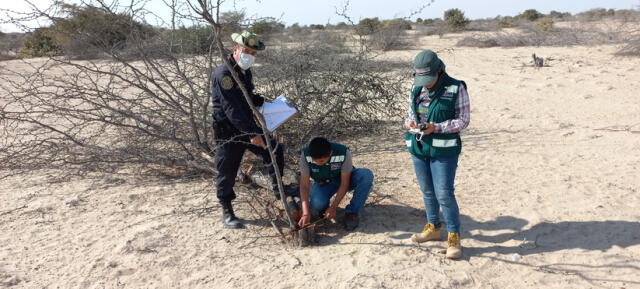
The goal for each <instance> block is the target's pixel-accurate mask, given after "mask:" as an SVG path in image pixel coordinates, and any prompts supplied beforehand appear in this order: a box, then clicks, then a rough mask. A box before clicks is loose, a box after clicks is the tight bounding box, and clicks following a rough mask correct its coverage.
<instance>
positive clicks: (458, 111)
mask: <svg viewBox="0 0 640 289" xmlns="http://www.w3.org/2000/svg"><path fill="white" fill-rule="evenodd" d="M470 121H471V105H470V103H469V94H468V93H467V89H466V88H464V85H460V92H458V98H457V99H456V108H455V117H454V118H453V119H449V120H446V121H443V122H440V123H436V133H456V132H459V131H461V130H463V129H465V128H466V127H467V126H469V122H470Z"/></svg>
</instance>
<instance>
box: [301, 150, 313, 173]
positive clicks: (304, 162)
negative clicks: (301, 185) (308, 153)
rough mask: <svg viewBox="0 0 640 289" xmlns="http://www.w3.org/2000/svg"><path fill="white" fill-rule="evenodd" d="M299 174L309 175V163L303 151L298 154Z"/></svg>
mask: <svg viewBox="0 0 640 289" xmlns="http://www.w3.org/2000/svg"><path fill="white" fill-rule="evenodd" d="M298 165H299V166H300V174H306V175H311V171H310V170H309V164H308V163H307V158H305V156H304V153H301V154H300V163H299V164H298Z"/></svg>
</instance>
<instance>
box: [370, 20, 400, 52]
mask: <svg viewBox="0 0 640 289" xmlns="http://www.w3.org/2000/svg"><path fill="white" fill-rule="evenodd" d="M405 30H406V29H405V28H402V27H401V26H399V25H388V26H386V27H382V28H380V29H378V31H376V32H375V33H373V34H372V35H370V36H369V41H368V44H369V46H371V47H372V48H373V49H378V50H382V51H388V50H396V49H400V48H403V47H404V46H405V45H406V42H405V41H404V39H403V37H404V35H405Z"/></svg>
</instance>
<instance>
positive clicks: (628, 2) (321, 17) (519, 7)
mask: <svg viewBox="0 0 640 289" xmlns="http://www.w3.org/2000/svg"><path fill="white" fill-rule="evenodd" d="M429 2H430V1H424V0H421V1H417V0H351V1H350V2H349V3H350V5H349V10H348V14H349V15H350V17H351V18H352V19H353V20H354V21H357V20H359V19H361V18H366V17H379V18H380V19H390V18H396V17H406V16H409V15H410V14H411V11H413V10H415V9H416V8H417V7H420V6H421V5H423V4H426V3H429ZM274 3H277V5H274ZM343 3H344V1H343V0H279V1H269V0H262V1H259V2H258V1H255V0H236V6H237V7H245V9H246V12H247V14H248V15H260V16H271V17H275V18H280V19H281V20H282V21H283V22H285V24H287V25H291V24H293V23H296V22H297V23H300V24H325V23H327V22H330V23H337V22H340V21H344V18H341V17H340V16H338V15H336V13H335V7H336V6H338V7H342V6H343ZM638 6H640V0H580V1H578V0H538V1H517V0H485V1H480V0H449V1H444V0H435V1H434V2H433V3H432V4H431V6H430V7H427V8H426V9H424V10H423V11H422V13H420V14H419V15H416V16H415V17H413V18H414V19H415V18H417V17H421V18H442V16H443V14H444V11H445V10H448V9H451V8H458V9H461V10H462V11H464V13H465V15H466V16H467V17H469V18H471V19H478V18H493V17H495V16H498V15H502V16H508V15H510V16H513V15H516V14H519V13H520V12H522V11H524V10H526V9H536V10H538V11H540V12H543V13H549V11H551V10H556V11H560V12H571V13H572V14H575V13H578V12H583V11H586V10H589V9H593V8H614V9H633V8H636V7H638Z"/></svg>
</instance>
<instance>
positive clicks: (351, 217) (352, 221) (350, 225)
mask: <svg viewBox="0 0 640 289" xmlns="http://www.w3.org/2000/svg"><path fill="white" fill-rule="evenodd" d="M359 224H360V220H359V218H358V213H346V214H344V229H345V230H347V231H353V230H355V229H356V228H357V227H358V225H359Z"/></svg>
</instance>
